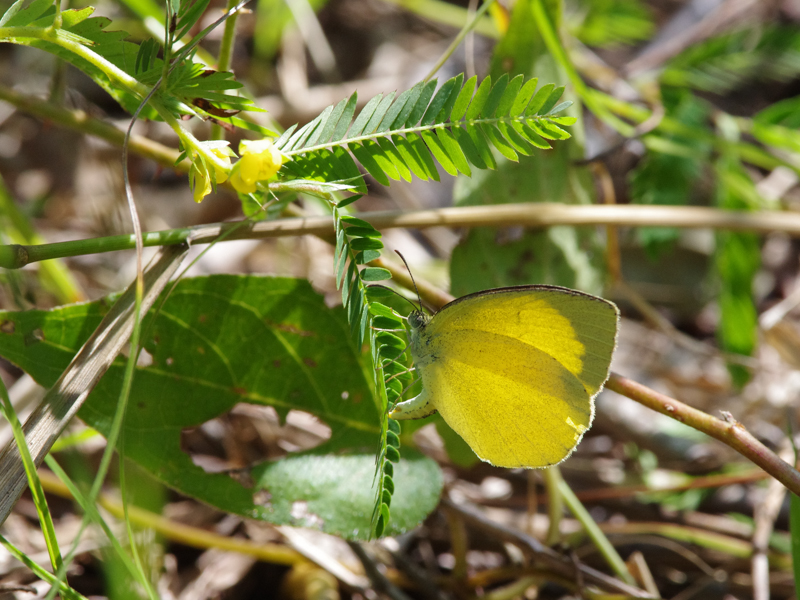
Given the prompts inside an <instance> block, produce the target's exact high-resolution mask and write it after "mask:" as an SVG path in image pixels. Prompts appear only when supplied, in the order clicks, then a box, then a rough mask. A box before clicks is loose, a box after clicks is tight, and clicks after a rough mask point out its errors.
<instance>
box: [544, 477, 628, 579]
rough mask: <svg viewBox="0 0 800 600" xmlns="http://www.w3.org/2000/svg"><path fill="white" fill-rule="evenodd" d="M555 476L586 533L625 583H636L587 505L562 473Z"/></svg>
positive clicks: (562, 494)
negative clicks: (576, 494)
mask: <svg viewBox="0 0 800 600" xmlns="http://www.w3.org/2000/svg"><path fill="white" fill-rule="evenodd" d="M549 470H551V471H557V468H556V467H550V469H549ZM553 476H554V477H557V478H558V491H559V492H560V494H561V496H562V498H563V499H564V503H565V504H566V505H567V508H569V511H570V512H571V513H572V514H573V515H574V516H575V518H576V519H577V520H578V521H580V523H581V525H583V528H584V529H585V530H586V534H587V535H588V536H589V538H590V539H591V540H592V542H593V543H594V545H595V546H596V547H597V550H598V551H599V552H600V554H602V555H603V558H605V559H606V563H607V564H608V566H609V567H611V570H612V571H613V572H614V573H616V575H617V577H619V578H620V579H622V581H624V582H625V583H628V584H630V585H636V580H634V578H633V576H632V575H631V573H630V571H628V567H627V565H626V564H625V561H624V560H622V557H621V556H620V555H619V553H618V552H617V549H616V548H614V545H613V544H612V543H611V542H610V541H609V540H608V538H607V537H606V535H605V534H604V533H603V532H602V531H600V527H598V526H597V523H595V521H594V519H593V518H592V516H591V515H590V514H589V511H587V510H586V507H584V506H583V504H581V501H580V500H578V498H577V496H575V492H573V491H572V489H571V488H570V487H569V486H568V485H567V482H566V481H564V479H563V478H562V477H561V473H560V472H556V473H555V474H554V475H553Z"/></svg>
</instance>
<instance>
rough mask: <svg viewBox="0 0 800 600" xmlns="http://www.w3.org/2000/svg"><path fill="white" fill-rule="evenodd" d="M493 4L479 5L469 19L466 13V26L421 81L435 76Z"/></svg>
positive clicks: (493, 0)
mask: <svg viewBox="0 0 800 600" xmlns="http://www.w3.org/2000/svg"><path fill="white" fill-rule="evenodd" d="M494 2H495V0H488V1H487V2H484V3H483V4H482V5H481V7H480V8H479V9H478V10H477V11H476V12H475V14H474V15H473V17H472V18H471V19H470V15H469V13H467V23H466V25H464V27H462V28H461V31H459V32H458V35H457V36H456V37H455V39H454V40H453V41H452V43H451V44H450V45H449V46H448V47H447V50H445V51H444V52H443V53H442V56H441V57H440V58H439V60H438V61H436V64H435V65H433V68H432V69H431V70H430V72H429V73H428V75H427V76H426V77H425V79H424V80H423V81H428V80H430V78H431V77H433V76H434V75H436V72H437V71H438V70H439V69H441V68H442V65H443V64H444V63H445V62H447V59H448V58H450V56H451V55H452V54H453V52H455V51H456V48H458V46H459V45H460V44H461V42H463V41H464V38H465V37H467V34H468V33H469V32H470V31H472V30H474V29H475V28H476V27H477V26H478V23H480V20H481V19H482V18H483V15H485V14H486V11H487V10H489V7H490V6H491V5H492V4H494Z"/></svg>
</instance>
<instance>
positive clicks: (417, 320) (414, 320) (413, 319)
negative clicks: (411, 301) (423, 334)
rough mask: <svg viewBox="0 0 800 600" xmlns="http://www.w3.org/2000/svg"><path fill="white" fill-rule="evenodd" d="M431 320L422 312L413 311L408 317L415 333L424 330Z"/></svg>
mask: <svg viewBox="0 0 800 600" xmlns="http://www.w3.org/2000/svg"><path fill="white" fill-rule="evenodd" d="M430 320H431V318H430V317H429V316H428V315H426V314H425V313H424V312H422V311H421V310H414V311H411V313H409V315H408V324H409V325H410V326H411V329H413V330H415V331H419V330H420V329H424V328H425V326H426V325H427V324H428V323H430Z"/></svg>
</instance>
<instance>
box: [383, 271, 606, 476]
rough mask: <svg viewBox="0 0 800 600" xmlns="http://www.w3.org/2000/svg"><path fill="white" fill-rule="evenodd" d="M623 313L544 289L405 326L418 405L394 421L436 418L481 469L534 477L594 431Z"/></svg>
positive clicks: (480, 300)
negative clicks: (522, 471)
mask: <svg viewBox="0 0 800 600" xmlns="http://www.w3.org/2000/svg"><path fill="white" fill-rule="evenodd" d="M618 322H619V310H618V309H617V307H616V306H615V305H614V304H613V303H611V302H609V301H607V300H603V299H602V298H598V297H596V296H591V295H589V294H584V293H582V292H577V291H575V290H570V289H567V288H561V287H555V286H548V285H526V286H519V287H508V288H499V289H494V290H487V291H484V292H479V293H477V294H470V295H468V296H464V297H463V298H459V299H458V300H454V301H453V302H451V303H449V304H447V305H446V306H445V307H444V308H442V310H440V311H439V312H438V313H436V314H435V315H434V316H433V317H429V316H427V315H426V314H424V313H422V312H421V311H414V312H412V313H411V314H410V315H409V317H408V323H409V326H410V328H411V334H410V340H409V342H410V343H409V346H410V349H411V356H412V358H413V359H414V366H415V368H416V369H417V371H418V372H419V374H420V376H421V378H422V387H423V391H422V393H421V394H420V395H419V396H416V397H415V398H412V399H411V400H407V401H405V402H400V403H398V404H397V405H396V406H395V407H394V410H393V411H392V412H391V414H390V415H389V416H390V417H392V418H394V419H418V418H422V417H425V416H427V415H429V414H432V413H433V412H435V411H439V413H440V414H441V415H442V417H443V418H444V420H445V421H446V422H447V424H448V425H450V427H452V428H453V429H454V430H455V431H456V432H457V433H458V434H459V435H460V436H461V437H462V438H464V440H465V441H466V442H467V444H469V445H470V447H471V448H472V450H473V451H474V452H475V454H477V455H478V457H480V458H481V460H484V461H486V462H489V463H491V464H493V465H497V466H500V467H528V468H538V467H547V466H550V465H555V464H557V463H559V462H561V461H562V460H564V459H565V458H567V457H568V456H569V455H570V454H571V453H572V451H573V450H574V449H575V446H577V445H578V442H580V440H581V437H583V434H584V433H585V432H586V430H587V429H589V427H590V426H591V424H592V419H593V417H594V398H595V396H597V394H598V392H599V391H600V390H601V389H602V387H603V384H604V383H605V382H606V379H608V369H609V365H610V364H611V356H612V354H613V353H614V348H615V347H616V341H617V325H618Z"/></svg>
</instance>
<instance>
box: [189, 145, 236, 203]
mask: <svg viewBox="0 0 800 600" xmlns="http://www.w3.org/2000/svg"><path fill="white" fill-rule="evenodd" d="M211 152H212V153H213V154H214V155H216V156H217V157H219V158H220V159H222V162H223V163H225V164H226V165H228V167H230V164H231V157H230V156H228V155H227V154H226V152H227V149H221V148H211ZM214 175H215V178H216V183H224V182H225V181H227V180H228V171H226V170H224V169H221V168H219V167H218V166H216V165H214ZM189 180H190V181H191V182H192V194H193V195H194V201H195V202H200V201H201V200H202V199H203V198H205V197H206V196H208V195H209V194H210V193H211V177H209V172H208V167H207V166H206V163H205V162H204V161H203V160H201V159H200V158H199V157H197V158H195V160H194V161H193V162H192V170H191V172H190V173H189Z"/></svg>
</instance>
